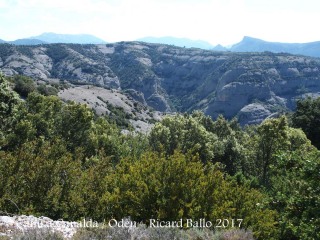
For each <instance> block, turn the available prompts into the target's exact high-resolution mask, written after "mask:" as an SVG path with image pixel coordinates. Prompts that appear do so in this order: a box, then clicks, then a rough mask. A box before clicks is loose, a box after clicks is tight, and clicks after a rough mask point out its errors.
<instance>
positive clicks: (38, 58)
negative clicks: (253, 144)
mask: <svg viewBox="0 0 320 240" xmlns="http://www.w3.org/2000/svg"><path fill="white" fill-rule="evenodd" d="M0 70H1V71H2V72H3V73H4V74H5V75H8V76H10V75H15V74H22V75H27V76H31V77H32V78H34V79H36V80H38V81H50V80H51V79H55V80H62V81H67V82H70V83H72V84H77V85H86V84H91V85H95V86H100V87H104V88H109V89H116V90H118V91H121V92H123V93H127V94H129V95H130V96H131V97H132V98H133V99H136V100H137V101H139V102H140V103H141V104H144V105H147V106H149V107H152V108H153V109H155V110H158V111H161V112H175V111H179V112H190V111H193V110H201V111H203V112H204V113H205V114H207V115H210V116H212V117H213V118H216V117H217V116H218V115H219V114H222V115H224V116H225V117H226V118H232V117H235V116H236V117H238V119H239V121H240V123H241V124H247V123H259V122H261V121H262V120H264V119H265V118H268V117H271V116H275V115H277V114H279V113H281V112H283V111H288V110H292V109H294V108H295V103H296V100H297V99H299V98H303V97H305V96H320V59H319V58H313V57H307V56H302V55H292V54H288V53H271V52H261V53H257V52H256V53H239V52H237V53H234V52H222V51H220V52H218V51H211V50H203V49H199V48H183V47H176V46H172V45H165V44H155V43H144V42H119V43H113V44H98V45H94V44H90V45H80V44H43V45H36V46H17V45H12V44H0ZM90 91H91V90H90ZM91 94H94V95H97V93H91ZM65 98H67V96H65ZM93 105H94V104H93ZM97 106H98V105H97Z"/></svg>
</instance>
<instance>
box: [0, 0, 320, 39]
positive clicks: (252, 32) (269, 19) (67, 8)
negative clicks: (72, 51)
mask: <svg viewBox="0 0 320 240" xmlns="http://www.w3.org/2000/svg"><path fill="white" fill-rule="evenodd" d="M318 23H320V1H319V0H131V1H130V0H0V39H3V40H15V39H18V38H23V37H30V36H36V35H39V34H41V33H43V32H55V33H70V34H78V33H88V34H93V35H95V36H97V37H100V38H102V39H104V40H105V41H108V42H116V41H131V40H135V39H138V38H142V37H147V36H155V37H162V36H174V37H185V38H190V39H193V40H198V39H201V40H205V41H208V42H209V43H211V44H212V45H216V44H218V43H220V44H222V45H230V44H233V43H236V42H239V41H241V39H242V38H243V36H251V37H256V38H260V39H264V40H267V41H276V42H311V41H320V31H319V30H318V29H319V27H318Z"/></svg>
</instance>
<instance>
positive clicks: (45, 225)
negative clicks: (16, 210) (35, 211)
mask: <svg viewBox="0 0 320 240" xmlns="http://www.w3.org/2000/svg"><path fill="white" fill-rule="evenodd" d="M79 227H81V225H80V223H78V222H67V221H62V220H61V221H54V220H52V219H50V218H48V217H39V218H37V217H34V216H25V215H21V216H13V217H9V216H0V229H1V232H0V236H1V235H2V236H12V235H19V234H24V233H25V232H26V231H29V230H33V229H42V230H46V231H51V232H56V233H58V234H59V235H62V236H63V238H64V239H71V238H72V236H73V235H74V234H75V233H76V231H77V229H78V228H79ZM39 237H41V236H39ZM39 239H40V238H39Z"/></svg>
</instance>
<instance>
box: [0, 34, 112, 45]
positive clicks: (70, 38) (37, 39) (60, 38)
mask: <svg viewBox="0 0 320 240" xmlns="http://www.w3.org/2000/svg"><path fill="white" fill-rule="evenodd" d="M0 43H10V44H14V45H38V44H50V43H74V44H105V43H107V42H106V41H104V40H102V39H100V38H98V37H95V36H93V35H90V34H57V33H43V34H41V35H38V36H34V37H29V38H22V39H17V40H14V41H4V40H2V39H0Z"/></svg>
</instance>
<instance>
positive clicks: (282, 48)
mask: <svg viewBox="0 0 320 240" xmlns="http://www.w3.org/2000/svg"><path fill="white" fill-rule="evenodd" d="M224 50H228V51H232V52H265V51H268V52H273V53H280V52H286V53H291V54H301V55H306V56H311V57H320V41H316V42H310V43H280V42H267V41H264V40H261V39H258V38H252V37H248V36H245V37H244V38H243V39H242V41H241V42H239V43H237V44H234V45H233V46H232V47H231V48H230V49H227V48H225V49H224Z"/></svg>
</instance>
